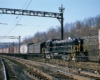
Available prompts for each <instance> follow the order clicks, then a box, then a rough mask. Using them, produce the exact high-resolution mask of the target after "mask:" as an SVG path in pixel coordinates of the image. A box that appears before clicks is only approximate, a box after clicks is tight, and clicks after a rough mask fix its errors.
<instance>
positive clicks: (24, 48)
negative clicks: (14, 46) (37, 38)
mask: <svg viewBox="0 0 100 80" xmlns="http://www.w3.org/2000/svg"><path fill="white" fill-rule="evenodd" d="M45 43H46V42H42V43H29V44H24V45H21V47H20V53H22V54H23V53H25V54H31V53H44V47H45Z"/></svg>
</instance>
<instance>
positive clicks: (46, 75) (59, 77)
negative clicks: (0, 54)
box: [5, 57, 100, 80]
mask: <svg viewBox="0 0 100 80" xmlns="http://www.w3.org/2000/svg"><path fill="white" fill-rule="evenodd" d="M5 58H6V59H9V60H10V61H12V62H14V63H17V64H20V65H21V66H23V68H24V73H25V74H26V75H27V76H29V77H30V78H32V79H34V80H66V79H67V80H74V79H75V80H96V79H100V75H99V74H98V75H97V74H94V73H89V72H85V71H81V70H78V69H73V68H68V67H63V66H58V65H54V64H48V63H42V62H36V61H31V60H24V59H20V58H15V57H5Z"/></svg>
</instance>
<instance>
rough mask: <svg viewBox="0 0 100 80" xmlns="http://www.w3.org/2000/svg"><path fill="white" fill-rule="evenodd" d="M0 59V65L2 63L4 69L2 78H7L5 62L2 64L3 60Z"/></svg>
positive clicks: (6, 79)
mask: <svg viewBox="0 0 100 80" xmlns="http://www.w3.org/2000/svg"><path fill="white" fill-rule="evenodd" d="M0 61H1V63H2V65H3V69H4V80H8V78H7V71H6V67H5V64H4V62H3V60H2V59H0Z"/></svg>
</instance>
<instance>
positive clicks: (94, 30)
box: [23, 15, 100, 43]
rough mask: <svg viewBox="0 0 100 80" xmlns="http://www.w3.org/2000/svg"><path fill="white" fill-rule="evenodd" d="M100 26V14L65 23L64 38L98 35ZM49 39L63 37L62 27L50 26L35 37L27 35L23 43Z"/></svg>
mask: <svg viewBox="0 0 100 80" xmlns="http://www.w3.org/2000/svg"><path fill="white" fill-rule="evenodd" d="M99 28H100V15H98V16H96V17H89V18H85V19H84V20H83V21H80V20H78V21H75V22H73V23H66V24H65V25H64V39H67V38H68V37H69V36H72V37H86V36H97V35H98V29H99ZM49 39H61V27H60V26H57V27H56V28H55V27H50V28H49V29H48V30H47V31H44V32H39V31H38V32H36V33H35V34H34V36H33V37H30V36H28V37H25V39H24V40H23V43H30V42H32V43H38V42H45V41H47V40H49Z"/></svg>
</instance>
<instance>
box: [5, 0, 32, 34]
mask: <svg viewBox="0 0 100 80" xmlns="http://www.w3.org/2000/svg"><path fill="white" fill-rule="evenodd" d="M27 2H28V0H27V1H26V2H25V4H24V6H23V8H24V7H25V5H26V4H27ZM31 2H32V0H30V2H29V4H28V5H27V7H26V8H25V9H27V8H28V7H29V5H30V3H31ZM22 16H23V15H22ZM22 16H21V17H20V18H19V20H18V22H17V23H16V25H15V26H14V27H13V28H12V29H11V30H10V31H9V32H8V33H7V34H6V35H8V34H9V33H11V31H13V30H14V28H15V27H16V26H17V24H18V23H19V22H20V20H21V18H22ZM18 17H19V15H18V16H17V17H16V18H18ZM15 20H16V19H15Z"/></svg>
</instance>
